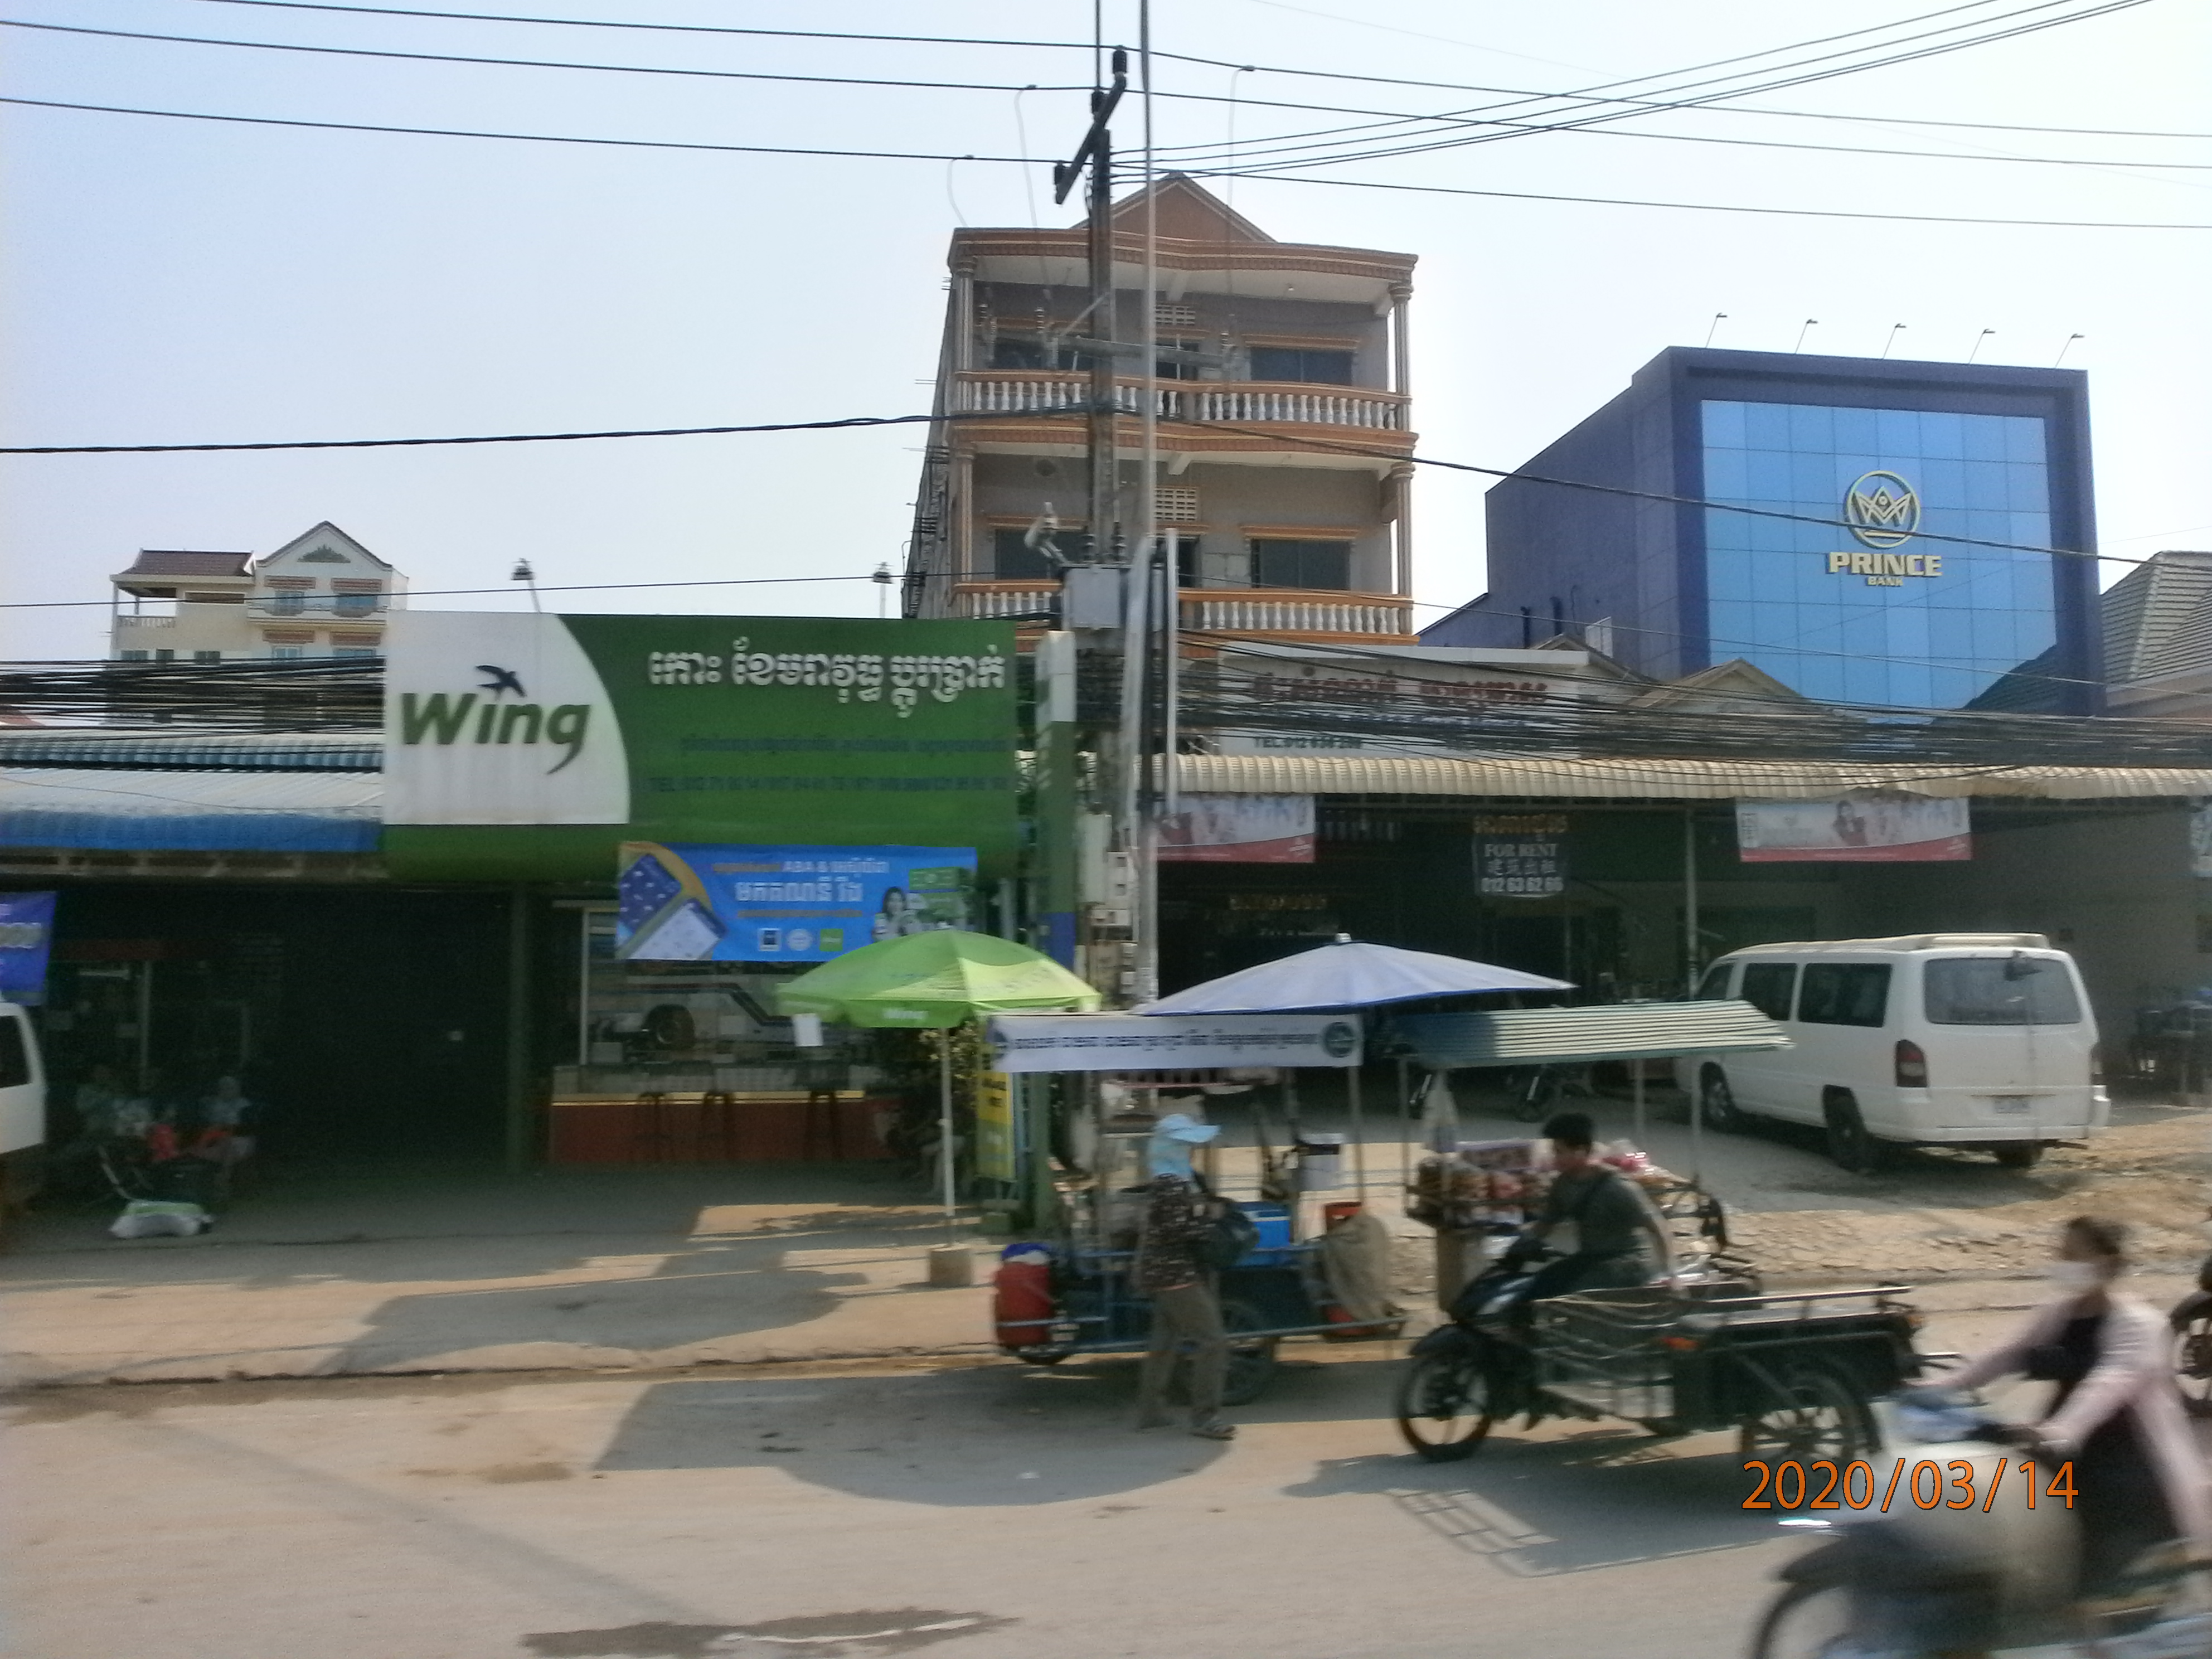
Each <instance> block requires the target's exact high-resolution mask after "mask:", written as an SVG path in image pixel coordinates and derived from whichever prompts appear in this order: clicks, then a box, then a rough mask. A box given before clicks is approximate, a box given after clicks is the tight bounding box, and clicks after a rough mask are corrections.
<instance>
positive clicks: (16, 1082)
mask: <svg viewBox="0 0 2212 1659" xmlns="http://www.w3.org/2000/svg"><path fill="white" fill-rule="evenodd" d="M30 1080H31V1054H30V1050H29V1049H28V1048H26V1047H24V1044H23V1020H22V1017H21V1015H19V1014H9V1016H8V1017H7V1018H4V1019H0V1089H20V1088H21V1087H22V1086H23V1085H25V1084H26V1083H28V1082H29V1081H30Z"/></svg>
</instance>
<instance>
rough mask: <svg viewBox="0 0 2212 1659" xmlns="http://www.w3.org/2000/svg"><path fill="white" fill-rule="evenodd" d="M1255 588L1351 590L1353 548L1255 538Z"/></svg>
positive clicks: (1348, 544)
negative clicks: (1328, 588)
mask: <svg viewBox="0 0 2212 1659" xmlns="http://www.w3.org/2000/svg"><path fill="white" fill-rule="evenodd" d="M1252 586H1255V587H1330V588H1348V587H1350V586H1352V544H1351V543H1350V542H1339V541H1307V540H1304V539H1302V538H1301V539H1293V538H1289V537H1282V536H1255V537H1254V538H1252Z"/></svg>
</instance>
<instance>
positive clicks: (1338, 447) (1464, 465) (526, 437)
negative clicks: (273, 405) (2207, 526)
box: [0, 404, 2150, 609]
mask: <svg viewBox="0 0 2212 1659" xmlns="http://www.w3.org/2000/svg"><path fill="white" fill-rule="evenodd" d="M1117 412H1121V413H1126V412H1127V411H1117ZM1088 418H1089V410H1088V409H1087V407H1085V405H1081V404H1063V405H1061V406H1060V407H1059V408H1056V409H1050V410H1022V411H1018V412H1012V413H1010V412H1008V411H1005V410H961V411H950V412H944V413H938V414H929V415H848V416H842V417H840V418H838V419H836V420H828V421H771V422H759V423H756V424H752V425H748V426H692V427H659V428H636V429H619V430H613V431H605V432H511V433H501V434H497V435H485V436H471V437H458V438H309V439H291V440H282V441H261V442H254V443H194V444H44V445H34V446H15V447H0V455H174V454H203V453H236V452H248V453H258V452H263V451H272V450H294V449H407V448H433V447H446V446H453V445H463V444H530V443H579V442H587V441H593V440H597V439H602V438H608V439H613V438H693V437H709V436H722V435H731V434H750V433H765V432H836V431H845V430H849V429H854V428H867V427H884V426H912V425H916V424H921V423H923V422H966V421H1006V420H1008V419H1018V420H1033V421H1070V422H1073V421H1083V420H1087V419H1088ZM1166 424H1169V425H1173V426H1190V427H1197V428H1200V429H1202V430H1205V431H1209V432H1225V433H1231V434H1233V435H1237V436H1240V437H1251V438H1267V439H1269V440H1271V441H1279V442H1282V443H1287V444H1297V445H1300V446H1302V447H1305V448H1309V449H1321V450H1326V451H1329V452H1331V453H1336V454H1343V455H1358V456H1364V457H1365V458H1367V459H1370V460H1376V461H1387V462H1390V463H1392V464H1394V465H1395V464H1396V463H1400V462H1408V461H1410V462H1412V463H1413V464H1414V465H1420V466H1435V467H1442V468H1444V469H1446V470H1448V471H1455V472H1473V473H1478V474H1480V475H1481V476H1483V477H1491V478H1499V479H1505V478H1510V479H1515V480H1517V481H1519V482H1522V483H1539V484H1550V485H1554V486H1556V487H1558V488H1559V489H1587V490H1591V491H1595V493H1597V494H1599V495H1620V496H1625V497H1627V498H1630V499H1632V500H1636V501H1665V502H1668V503H1670V504H1672V505H1674V506H1678V507H1706V508H1709V509H1711V510H1712V511H1714V512H1718V513H1741V514H1743V515H1745V516H1747V517H1749V518H1756V519H1776V520H1784V521H1785V522H1788V523H1791V524H1809V525H1818V526H1821V527H1822V528H1824V529H1830V530H1846V531H1847V530H1850V528H1851V527H1852V526H1851V525H1850V521H1849V520H1844V519H1831V518H1823V517H1820V516H1818V515H1815V514H1813V513H1785V512H1784V511H1782V510H1781V509H1779V508H1777V507H1749V506H1746V505H1743V504H1741V503H1740V502H1735V501H1708V500H1706V499H1705V498H1704V497H1702V496H1696V495H1670V494H1668V493H1666V492H1664V491H1661V490H1652V489H1631V488H1629V487H1628V486H1626V485H1624V484H1601V483H1589V482H1588V481H1586V480H1583V479H1579V478H1553V477H1545V476H1543V475H1542V474H1540V473H1533V472H1523V471H1519V470H1517V469H1509V468H1504V467H1495V466H1478V465H1475V464H1474V462H1472V461H1448V460H1444V459H1442V458H1441V457H1437V456H1433V455H1420V454H1409V453H1405V452H1403V451H1400V450H1394V449H1378V448H1376V447H1374V446H1372V445H1370V444H1353V443H1343V442H1339V441H1334V440H1331V439H1327V438H1310V437H1305V436H1303V435H1297V434H1291V433H1285V432H1280V431H1274V430H1270V429H1269V428H1264V427H1249V426H1240V425H1237V424H1234V423H1232V422H1225V421H1170V422H1166ZM1913 534H1914V536H1915V538H1917V539H1919V540H1922V541H1930V542H1942V543H1945V544H1952V545H1957V546H1962V547H1985V548H1993V549H1996V550H1998V551H2000V552H2006V553H2036V554H2042V555H2048V556H2059V557H2063V558H2074V559H2090V560H2094V561H2097V562H2101V563H2106V564H2130V565H2134V564H2147V563H2148V562H2150V561H2149V560H2148V558H2130V557H2125V556H2121V555H2118V554H2109V553H2088V552H2084V551H2082V550H2080V549H2078V548H2068V547H2038V546H2035V545H2033V544H2030V543H2027V542H2006V541H1997V540H1994V539H1991V538H1987V537H1980V536H1956V535H1952V534H1950V533H1948V532H1943V531H1936V530H1917V531H1915V532H1913ZM782 580H795V579H793V578H784V579H782ZM7 603H8V602H6V601H4V600H0V609H5V608H7Z"/></svg>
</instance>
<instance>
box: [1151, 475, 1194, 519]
mask: <svg viewBox="0 0 2212 1659" xmlns="http://www.w3.org/2000/svg"><path fill="white" fill-rule="evenodd" d="M1156 495H1157V497H1158V502H1159V513H1160V522H1161V523H1162V524H1196V523H1197V522H1198V491H1197V490H1195V489H1192V488H1190V487H1189V486H1188V485H1187V484H1162V485H1161V486H1160V487H1159V489H1158V491H1157V492H1156Z"/></svg>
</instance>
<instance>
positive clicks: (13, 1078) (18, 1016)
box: [0, 1002, 46, 1216]
mask: <svg viewBox="0 0 2212 1659" xmlns="http://www.w3.org/2000/svg"><path fill="white" fill-rule="evenodd" d="M45 1145H46V1066H45V1065H44V1063H43V1062H42V1061H41V1060H40V1056H39V1038H38V1034H37V1033H36V1032H35V1031H33V1030H32V1028H31V1020H30V1016H29V1015H28V1014H27V1013H26V1012H24V1011H23V1010H22V1009H21V1008H19V1007H17V1006H15V1004H13V1003H9V1002H0V1216H4V1215H5V1214H6V1212H9V1211H12V1210H14V1209H15V1207H16V1206H19V1205H21V1203H22V1202H23V1201H24V1200H26V1199H27V1198H28V1197H29V1196H30V1195H31V1194H33V1193H34V1192H35V1191H37V1190H38V1182H39V1176H40V1158H41V1156H42V1152H43V1149H44V1147H45Z"/></svg>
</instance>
